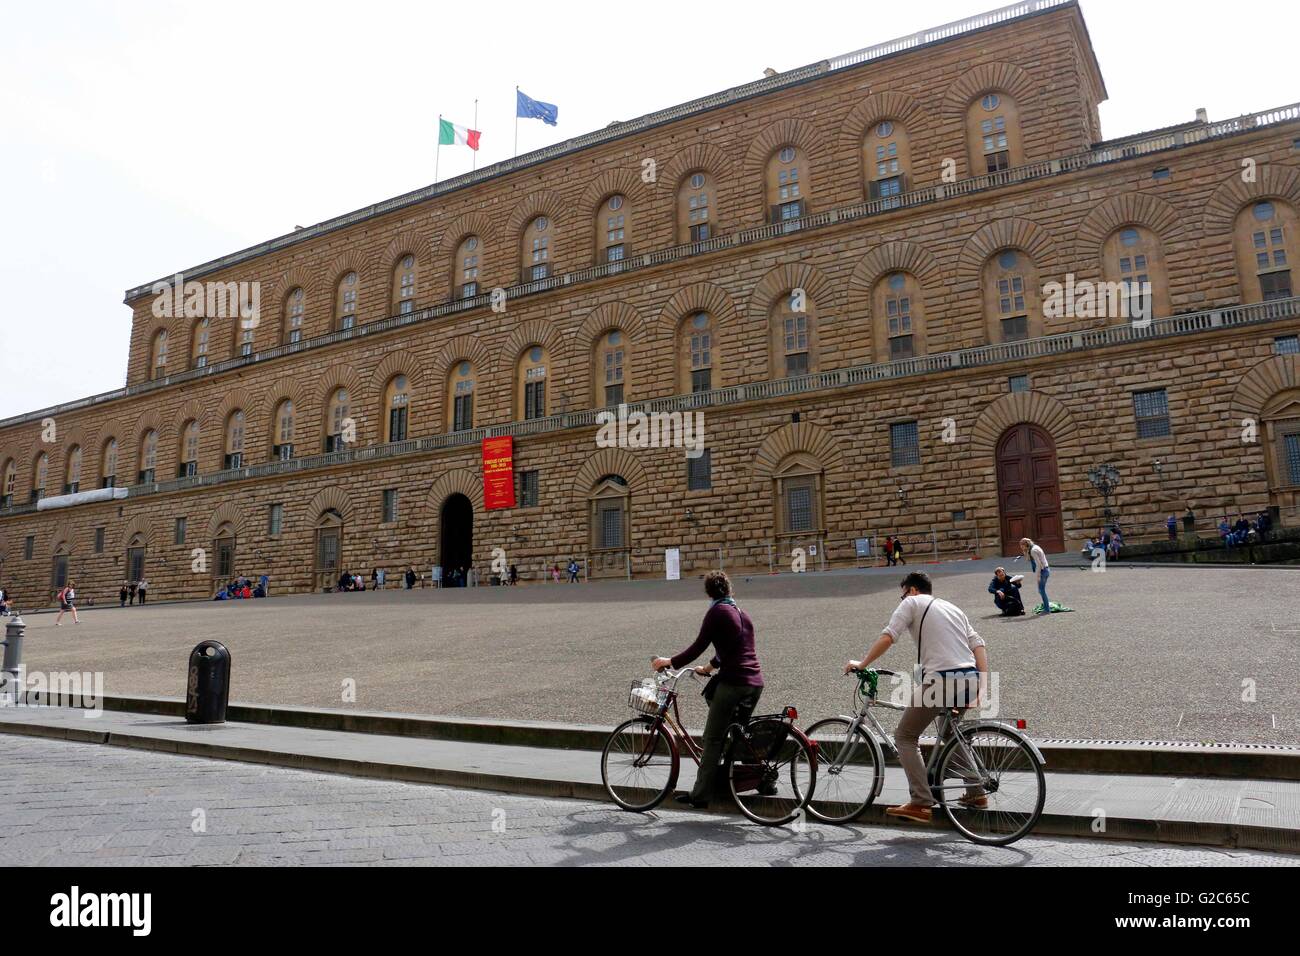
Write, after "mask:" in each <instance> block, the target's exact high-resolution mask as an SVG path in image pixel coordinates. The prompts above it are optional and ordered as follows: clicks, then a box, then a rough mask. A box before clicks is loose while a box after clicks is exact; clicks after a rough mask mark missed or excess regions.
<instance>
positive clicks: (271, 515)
mask: <svg viewBox="0 0 1300 956" xmlns="http://www.w3.org/2000/svg"><path fill="white" fill-rule="evenodd" d="M283 528H284V505H282V504H274V505H271V507H270V508H269V509H268V510H267V515H266V533H267V534H270V535H278V534H279V533H280V531H281V530H282V529H283Z"/></svg>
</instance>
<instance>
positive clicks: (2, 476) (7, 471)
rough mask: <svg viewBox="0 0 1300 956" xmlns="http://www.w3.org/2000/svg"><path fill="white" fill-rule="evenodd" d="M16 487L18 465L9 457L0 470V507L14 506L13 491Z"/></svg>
mask: <svg viewBox="0 0 1300 956" xmlns="http://www.w3.org/2000/svg"><path fill="white" fill-rule="evenodd" d="M17 487H18V466H17V465H16V464H14V460H13V459H12V458H10V459H9V460H8V461H6V462H5V466H4V470H3V471H2V472H0V508H12V507H13V506H14V491H15V490H16V489H17Z"/></svg>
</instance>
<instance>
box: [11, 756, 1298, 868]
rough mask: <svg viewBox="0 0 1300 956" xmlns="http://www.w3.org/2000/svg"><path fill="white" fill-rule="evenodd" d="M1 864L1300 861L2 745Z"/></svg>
mask: <svg viewBox="0 0 1300 956" xmlns="http://www.w3.org/2000/svg"><path fill="white" fill-rule="evenodd" d="M0 760H3V762H4V764H5V765H6V766H8V767H11V768H12V767H21V768H22V769H21V772H19V773H8V774H6V775H4V777H3V778H0V829H2V830H3V832H4V833H5V839H4V841H3V843H0V865H4V866H13V865H50V866H53V865H58V866H162V865H257V864H262V865H267V864H273V865H308V866H312V865H358V864H365V865H408V866H409V865H416V866H420V865H436V864H453V865H457V866H491V865H496V866H520V865H524V866H528V865H536V864H549V865H613V864H619V865H628V866H637V865H642V866H644V865H656V864H669V865H689V866H708V865H724V864H729V865H758V866H764V865H766V866H797V865H819V866H848V865H858V866H863V865H910V866H937V865H945V864H958V865H976V866H985V865H1002V866H1007V865H1010V866H1080V865H1087V866H1174V865H1177V866H1295V865H1297V864H1298V863H1300V857H1296V856H1289V855H1284V854H1271V853H1260V852H1253V851H1244V850H1219V849H1211V848H1205V847H1176V846H1162V845H1158V844H1144V843H1127V842H1123V841H1115V840H1106V841H1096V842H1094V841H1089V840H1068V839H1048V838H1039V837H1028V838H1026V839H1024V840H1021V841H1020V842H1019V843H1017V844H1015V845H1014V846H1012V847H1007V848H998V847H980V846H975V845H973V844H970V843H967V842H966V841H964V840H962V839H961V838H960V837H959V836H957V835H956V834H955V833H948V832H936V831H929V830H916V829H900V828H888V827H867V826H851V827H829V826H823V825H820V824H809V825H807V826H806V827H805V828H803V829H802V830H796V829H792V828H788V827H783V828H776V829H767V828H765V827H760V826H756V825H754V824H750V823H747V822H744V821H742V820H741V819H740V818H738V817H719V816H716V815H706V814H699V813H686V812H677V811H671V812H660V813H655V814H646V815H638V814H630V813H624V812H622V811H619V810H616V809H613V808H611V807H610V806H609V805H608V804H598V803H589V802H584V801H579V800H558V799H541V798H534V797H519V796H510V795H507V794H500V793H485V792H482V791H475V790H453V789H447V788H444V787H430V786H421V785H418V784H406V783H387V782H381V781H373V780H359V779H354V778H351V777H342V776H334V775H330V774H320V773H307V772H303V771H298V770H284V769H279V768H274V767H261V766H255V765H252V764H243V763H231V762H227V761H223V760H203V759H198V758H193V757H181V756H175V755H170V754H159V753H151V752H139V751H133V750H122V749H118V748H115V747H102V746H99V745H96V744H79V743H68V742H65V741H55V740H41V739H30V738H23V737H12V736H8V735H3V736H0Z"/></svg>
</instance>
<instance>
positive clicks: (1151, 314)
mask: <svg viewBox="0 0 1300 956" xmlns="http://www.w3.org/2000/svg"><path fill="white" fill-rule="evenodd" d="M1101 258H1102V272H1103V274H1104V276H1105V280H1106V282H1108V283H1111V284H1112V285H1111V286H1110V287H1109V288H1108V289H1107V290H1103V292H1104V293H1105V294H1104V295H1099V296H1098V299H1099V304H1103V303H1104V309H1101V310H1098V313H1099V314H1098V317H1099V318H1106V319H1109V320H1111V321H1116V322H1126V321H1134V320H1138V321H1141V320H1146V319H1152V318H1155V317H1157V316H1167V315H1169V314H1170V306H1169V281H1168V278H1167V276H1166V274H1165V257H1164V252H1163V251H1162V250H1161V247H1160V239H1159V237H1157V236H1156V234H1155V233H1153V232H1152V231H1151V230H1150V229H1147V228H1146V227H1145V226H1136V225H1129V226H1124V227H1123V228H1121V229H1116V230H1115V231H1114V232H1113V233H1111V234H1110V236H1109V238H1107V240H1106V242H1105V244H1104V245H1103V246H1102V255H1101ZM1110 289H1115V290H1116V292H1117V294H1116V295H1114V296H1112V295H1110V294H1109V290H1110Z"/></svg>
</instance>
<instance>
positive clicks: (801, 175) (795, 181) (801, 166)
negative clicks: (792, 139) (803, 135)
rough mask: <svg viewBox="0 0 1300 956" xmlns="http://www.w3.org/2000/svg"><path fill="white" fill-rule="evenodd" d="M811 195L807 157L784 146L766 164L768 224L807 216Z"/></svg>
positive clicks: (793, 148) (794, 149) (792, 148)
mask: <svg viewBox="0 0 1300 956" xmlns="http://www.w3.org/2000/svg"><path fill="white" fill-rule="evenodd" d="M809 193H810V186H809V182H808V167H807V161H806V157H805V156H804V154H803V153H802V151H800V150H798V149H796V148H795V147H793V146H788V145H787V146H782V147H781V148H780V149H778V150H777V151H776V152H775V153H773V154H772V156H771V158H770V159H769V160H768V161H767V210H768V216H767V221H768V222H788V221H789V220H791V219H798V218H799V217H800V216H806V215H807V214H808V196H809Z"/></svg>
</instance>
